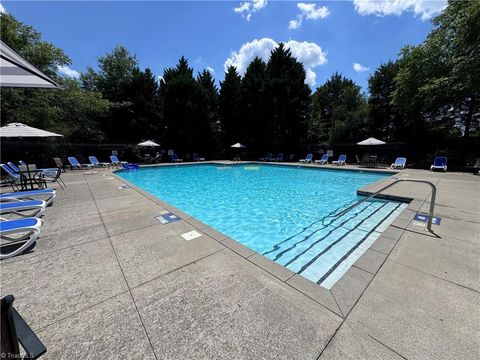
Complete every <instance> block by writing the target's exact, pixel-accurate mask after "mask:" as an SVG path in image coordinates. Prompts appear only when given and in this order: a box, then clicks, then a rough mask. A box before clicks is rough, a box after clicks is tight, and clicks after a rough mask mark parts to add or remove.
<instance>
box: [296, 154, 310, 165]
mask: <svg viewBox="0 0 480 360" xmlns="http://www.w3.org/2000/svg"><path fill="white" fill-rule="evenodd" d="M312 160H313V154H307V156H306V157H305V159H300V160H298V162H299V163H304V164H306V163H311V162H312Z"/></svg>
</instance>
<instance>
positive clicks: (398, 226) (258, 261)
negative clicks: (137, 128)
mask: <svg viewBox="0 0 480 360" xmlns="http://www.w3.org/2000/svg"><path fill="white" fill-rule="evenodd" d="M252 163H253V164H257V163H258V164H264V163H263V162H257V161H249V162H242V163H240V164H238V165H245V164H252ZM201 164H213V165H215V164H220V165H226V164H225V162H219V161H218V162H217V161H202V162H201V163H200V164H199V163H198V162H193V163H190V162H185V163H178V164H165V165H162V164H155V165H147V166H145V167H164V166H185V165H186V166H191V165H201ZM273 165H281V166H290V167H297V166H296V164H289V163H274V164H273ZM304 166H306V167H308V168H310V167H312V168H314V169H315V168H317V169H322V168H321V167H318V166H316V165H313V164H306V165H305V164H298V167H304ZM314 166H316V167H314ZM337 169H338V168H336V167H333V168H332V170H337ZM118 170H120V169H111V170H110V172H111V174H112V176H114V177H115V179H117V180H119V181H121V182H123V183H125V184H127V185H129V186H130V187H131V188H132V189H133V190H135V191H137V192H138V193H140V194H141V195H143V196H144V197H146V198H147V199H149V200H151V201H153V202H154V203H156V204H157V205H159V206H161V207H163V208H165V209H166V210H168V211H170V212H171V213H173V214H174V215H177V216H179V217H181V218H182V220H184V221H185V222H187V223H188V224H190V225H191V226H193V227H194V228H195V229H197V230H199V231H201V232H202V233H203V234H205V235H207V236H209V237H211V238H212V239H214V240H215V241H217V242H219V243H220V244H222V245H223V246H225V247H227V248H228V249H230V250H231V251H233V252H235V253H236V254H237V255H239V256H241V257H242V258H244V259H245V260H247V261H249V262H250V263H253V264H254V265H256V266H258V267H260V268H261V269H262V270H264V271H266V272H267V273H269V274H270V275H272V276H274V277H275V278H277V279H278V280H279V281H281V282H283V283H285V284H286V285H288V286H291V287H293V288H294V289H295V290H297V291H299V292H300V293H302V294H303V295H305V296H307V297H309V298H311V299H312V300H314V301H315V302H317V303H319V304H320V305H322V306H323V307H325V308H327V309H328V310H329V311H331V312H333V313H334V314H336V315H338V316H340V317H342V318H343V319H345V318H346V317H347V316H348V314H349V313H350V312H351V310H352V309H353V308H354V306H355V304H356V303H357V302H358V301H359V299H360V297H361V296H362V295H363V293H364V292H365V290H366V289H367V288H368V286H369V285H370V283H371V282H372V281H373V279H374V278H375V276H376V274H377V273H378V272H379V271H380V269H381V268H382V267H383V265H384V264H385V262H386V261H387V259H388V257H389V256H390V253H391V252H392V250H393V248H394V247H395V245H396V243H397V242H398V241H399V240H400V238H401V237H402V236H403V234H404V232H405V231H406V230H407V227H408V225H409V224H410V222H411V221H413V216H410V215H407V217H406V216H404V214H405V213H406V212H414V213H417V211H418V209H419V208H420V207H421V206H422V204H423V202H424V201H425V199H423V200H420V199H415V198H413V197H399V196H392V195H385V194H384V195H383V196H376V197H378V198H385V199H387V200H393V201H400V202H404V203H407V207H406V208H405V209H404V210H403V211H402V212H401V213H400V214H399V215H398V216H397V217H396V218H395V219H394V221H393V222H392V223H391V224H390V225H389V226H388V227H387V228H386V229H385V230H384V231H383V232H382V233H381V234H380V236H379V237H378V238H377V239H376V240H375V241H374V242H373V243H372V245H371V246H370V247H369V248H368V249H367V251H374V252H376V253H378V254H376V255H377V256H380V257H382V256H384V259H383V260H382V261H381V264H380V265H379V266H378V267H377V269H376V270H375V271H373V272H370V271H367V270H366V269H365V268H364V267H363V266H362V265H361V264H360V263H361V259H362V257H363V256H364V255H365V254H366V253H367V251H365V253H364V254H362V256H360V258H359V259H357V260H356V261H355V262H354V263H353V264H352V265H351V266H350V268H349V269H348V270H347V271H346V272H345V274H344V275H343V276H342V277H341V278H340V279H339V280H338V281H337V282H336V283H335V285H334V286H333V287H332V288H331V289H326V288H324V287H322V286H320V285H318V284H316V283H314V282H312V281H310V280H308V279H306V278H304V277H303V276H301V275H298V274H297V273H295V272H293V271H291V270H290V269H287V268H285V267H283V266H282V265H280V264H278V263H276V262H274V261H272V260H270V259H268V258H267V257H265V256H264V255H262V254H260V253H258V252H256V251H254V250H253V249H250V248H249V247H247V246H245V245H243V244H242V243H241V242H239V241H237V240H235V239H233V238H231V237H229V236H227V235H225V234H223V233H222V232H220V231H218V230H216V229H214V228H213V227H211V226H209V225H207V224H205V223H203V222H201V221H200V220H198V219H196V218H194V217H193V216H191V215H189V214H187V213H186V212H184V211H182V210H180V209H178V208H176V207H175V206H173V205H171V204H169V203H166V202H164V201H162V200H160V199H159V198H157V197H156V196H154V195H152V194H150V193H148V192H147V191H145V190H143V189H141V188H139V187H138V186H136V185H135V184H133V183H131V182H129V181H128V180H126V179H124V178H122V177H120V176H119V175H117V174H116V172H118ZM339 170H349V171H359V172H360V171H364V170H363V169H362V170H356V169H351V168H348V169H347V168H341V169H339ZM368 171H370V172H377V173H379V172H380V173H385V172H384V171H375V170H368ZM388 173H390V174H391V175H390V176H388V177H386V178H385V179H381V180H378V181H376V182H374V183H372V184H370V185H366V186H364V187H362V188H360V189H357V194H358V195H361V196H365V195H366V196H368V195H371V194H373V193H372V192H369V191H367V190H366V189H367V188H368V187H372V186H375V185H378V184H380V183H382V182H386V181H388V180H391V179H392V177H393V176H396V175H397V174H398V173H399V172H398V171H397V172H393V171H389V172H388ZM419 201H420V204H419V205H418V202H419ZM385 233H387V234H390V233H391V235H389V236H384V234H385ZM380 239H384V241H385V239H386V240H387V241H394V242H395V243H394V244H393V246H392V247H391V249H390V250H389V251H388V253H383V252H380V251H377V250H374V249H372V247H373V246H374V245H375V244H376V243H377V242H378V241H379V240H380ZM359 271H360V272H361V273H362V275H363V276H364V277H366V278H368V277H369V278H370V279H368V281H367V282H366V283H364V284H361V287H359V288H356V289H355V293H353V294H352V293H350V295H351V296H350V297H353V298H354V299H355V301H354V302H353V304H352V305H351V306H348V307H347V309H346V310H345V309H344V311H342V309H341V306H340V305H339V302H338V301H337V299H336V297H335V292H336V290H338V289H339V288H341V286H342V284H343V283H347V284H348V283H351V282H352V281H356V277H357V276H358V272H359Z"/></svg>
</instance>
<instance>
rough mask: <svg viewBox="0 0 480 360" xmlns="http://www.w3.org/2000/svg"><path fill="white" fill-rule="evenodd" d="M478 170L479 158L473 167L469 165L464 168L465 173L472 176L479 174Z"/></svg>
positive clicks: (479, 165)
mask: <svg viewBox="0 0 480 360" xmlns="http://www.w3.org/2000/svg"><path fill="white" fill-rule="evenodd" d="M479 170H480V158H479V159H477V161H476V162H475V163H474V164H473V165H470V166H468V165H467V166H466V167H465V172H467V171H468V172H470V171H471V172H472V173H473V175H478V174H479Z"/></svg>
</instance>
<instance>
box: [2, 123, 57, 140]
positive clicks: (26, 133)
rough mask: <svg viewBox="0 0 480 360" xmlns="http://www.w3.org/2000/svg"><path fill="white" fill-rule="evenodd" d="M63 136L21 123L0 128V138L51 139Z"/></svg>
mask: <svg viewBox="0 0 480 360" xmlns="http://www.w3.org/2000/svg"><path fill="white" fill-rule="evenodd" d="M53 136H63V135H60V134H56V133H53V132H50V131H45V130H42V129H37V128H34V127H31V126H28V125H25V124H21V123H10V124H7V125H5V126H2V127H1V128H0V137H19V138H24V137H53Z"/></svg>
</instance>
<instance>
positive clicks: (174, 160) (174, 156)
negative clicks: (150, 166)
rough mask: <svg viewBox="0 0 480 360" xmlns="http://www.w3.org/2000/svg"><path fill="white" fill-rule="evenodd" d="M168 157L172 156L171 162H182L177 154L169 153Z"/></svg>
mask: <svg viewBox="0 0 480 360" xmlns="http://www.w3.org/2000/svg"><path fill="white" fill-rule="evenodd" d="M170 157H171V158H172V162H174V163H177V162H183V159H179V158H178V156H177V154H172V155H170Z"/></svg>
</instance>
